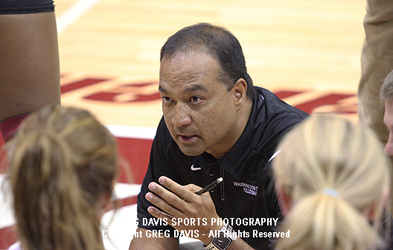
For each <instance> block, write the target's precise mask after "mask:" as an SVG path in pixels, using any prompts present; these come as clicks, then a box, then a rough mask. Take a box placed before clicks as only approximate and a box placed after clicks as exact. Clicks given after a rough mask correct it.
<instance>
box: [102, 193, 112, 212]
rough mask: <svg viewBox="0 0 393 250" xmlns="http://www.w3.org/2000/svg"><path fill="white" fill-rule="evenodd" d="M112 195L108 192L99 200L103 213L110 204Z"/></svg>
mask: <svg viewBox="0 0 393 250" xmlns="http://www.w3.org/2000/svg"><path fill="white" fill-rule="evenodd" d="M111 198H112V194H111V193H109V192H104V194H103V195H102V197H101V199H100V207H101V209H102V210H103V211H106V210H108V208H109V204H110V203H111Z"/></svg>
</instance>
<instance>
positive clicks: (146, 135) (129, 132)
mask: <svg viewBox="0 0 393 250" xmlns="http://www.w3.org/2000/svg"><path fill="white" fill-rule="evenodd" d="M105 126H106V127H107V128H108V129H109V131H110V132H111V133H112V134H113V135H114V136H116V137H122V138H135V139H147V140H153V139H154V137H155V135H156V131H157V130H156V128H145V127H133V126H123V125H105Z"/></svg>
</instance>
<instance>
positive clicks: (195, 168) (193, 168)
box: [191, 164, 202, 171]
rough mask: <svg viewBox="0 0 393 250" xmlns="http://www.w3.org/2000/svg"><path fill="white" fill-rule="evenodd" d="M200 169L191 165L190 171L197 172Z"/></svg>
mask: <svg viewBox="0 0 393 250" xmlns="http://www.w3.org/2000/svg"><path fill="white" fill-rule="evenodd" d="M201 169H202V168H201V167H195V166H194V164H192V165H191V170H192V171H198V170H201Z"/></svg>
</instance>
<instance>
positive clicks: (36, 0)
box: [0, 0, 55, 15]
mask: <svg viewBox="0 0 393 250" xmlns="http://www.w3.org/2000/svg"><path fill="white" fill-rule="evenodd" d="M54 10H55V6H54V5H53V1H49V0H0V14H2V15H4V14H30V13H40V12H51V11H54Z"/></svg>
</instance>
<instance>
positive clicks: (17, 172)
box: [9, 106, 117, 250]
mask: <svg viewBox="0 0 393 250" xmlns="http://www.w3.org/2000/svg"><path fill="white" fill-rule="evenodd" d="M9 143H11V144H12V145H13V150H12V151H10V165H11V175H10V179H11V186H12V192H13V196H14V210H15V217H16V220H17V228H18V231H19V235H20V241H21V245H22V248H23V249H26V250H34V249H37V250H38V249H51V250H60V249H61V250H64V249H70V250H71V249H72V250H99V249H101V250H103V249H104V247H103V242H102V236H101V231H100V218H99V217H98V215H97V213H96V212H95V206H96V205H97V203H98V200H99V198H100V197H101V196H102V195H103V193H105V192H107V193H110V192H111V191H112V187H113V183H114V179H115V177H116V174H117V166H116V162H117V161H116V156H117V155H116V143H115V140H114V138H113V137H112V135H111V134H110V133H109V132H108V131H107V129H106V128H105V127H104V126H103V125H102V124H100V123H99V122H98V121H97V120H96V119H95V118H94V117H93V116H92V115H91V114H90V113H88V112H87V111H84V110H79V109H75V108H65V107H60V106H55V107H48V108H46V109H43V110H41V111H40V112H39V113H37V114H33V115H31V116H30V117H28V118H27V119H26V120H25V121H24V122H23V123H22V125H21V127H20V130H19V131H18V132H17V134H16V136H15V138H14V139H12V140H11V141H10V142H9ZM92 165H94V168H92V167H91V166H92Z"/></svg>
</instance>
